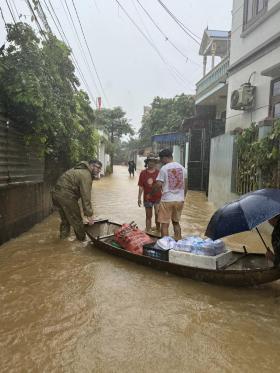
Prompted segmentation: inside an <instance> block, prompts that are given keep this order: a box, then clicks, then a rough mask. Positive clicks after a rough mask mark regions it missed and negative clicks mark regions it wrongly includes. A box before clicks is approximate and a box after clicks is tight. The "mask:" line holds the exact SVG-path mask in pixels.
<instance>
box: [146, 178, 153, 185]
mask: <svg viewBox="0 0 280 373" xmlns="http://www.w3.org/2000/svg"><path fill="white" fill-rule="evenodd" d="M153 183H154V180H153V179H152V178H151V177H150V178H149V179H148V180H147V184H148V185H153Z"/></svg>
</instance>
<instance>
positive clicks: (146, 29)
mask: <svg viewBox="0 0 280 373" xmlns="http://www.w3.org/2000/svg"><path fill="white" fill-rule="evenodd" d="M72 1H73V0H66V2H67V4H68V6H69V9H70V11H71V12H72V16H73V19H74V22H75V25H76V28H77V30H78V32H79V37H80V39H81V41H82V43H83V50H84V53H85V54H86V57H87V61H88V64H87V63H86V62H85V58H84V57H83V53H82V51H81V50H80V47H79V44H78V41H77V37H76V34H75V32H74V29H73V27H72V26H71V24H70V22H69V16H68V15H67V13H66V12H65V10H66V8H65V0H51V4H52V5H53V8H54V10H55V11H56V13H57V16H58V17H59V20H60V22H61V25H62V27H63V30H64V32H65V34H66V36H67V38H68V40H69V42H70V45H71V47H72V49H73V51H74V54H75V56H76V59H77V60H78V63H79V66H80V68H81V70H82V71H83V74H84V76H85V78H86V80H87V83H88V85H89V87H90V90H91V92H92V95H94V97H97V96H102V100H103V104H104V106H107V107H108V106H109V107H114V106H121V107H122V108H123V109H124V110H125V111H126V113H127V117H128V118H129V119H130V120H131V123H132V125H133V126H134V128H136V129H138V128H139V127H140V125H141V117H142V113H143V107H144V105H149V104H150V103H151V102H152V100H153V98H154V97H155V96H161V97H173V96H175V95H176V94H180V93H183V92H184V93H194V92H195V83H196V82H197V81H198V80H199V79H200V78H201V77H202V57H201V56H199V55H198V50H199V45H198V44H197V43H195V42H194V41H193V40H192V39H191V38H190V37H189V36H188V35H186V33H184V31H183V30H182V29H181V28H180V27H179V26H178V25H177V24H176V23H175V21H174V20H172V18H171V17H170V16H169V15H168V13H167V12H166V11H165V10H164V9H163V7H162V6H161V5H160V4H159V2H158V1H157V0H139V2H140V3H141V4H142V5H143V7H144V8H145V9H146V10H147V12H148V13H149V14H150V16H151V17H152V18H153V19H154V21H155V22H156V24H157V25H158V26H159V28H160V29H161V30H162V31H163V33H164V34H165V35H166V36H167V37H168V38H169V41H170V42H172V43H173V44H174V45H175V46H176V48H177V49H179V51H180V52H178V51H177V50H176V49H175V48H174V47H172V46H171V43H170V42H169V41H166V40H165V38H164V36H163V35H162V34H161V33H160V32H159V30H158V29H157V28H156V27H155V26H154V25H153V24H152V22H151V21H150V19H149V18H148V16H147V15H146V14H145V13H144V11H143V9H142V8H141V7H140V5H139V3H138V2H137V0H118V1H119V3H120V4H121V5H122V6H123V7H124V9H125V10H126V11H127V13H128V14H129V15H130V16H131V18H132V19H133V21H134V22H135V23H136V24H137V25H138V27H139V28H140V29H141V30H142V32H143V33H144V34H145V35H146V37H147V39H148V40H149V41H147V40H146V39H145V38H144V36H143V35H142V34H141V33H140V31H139V30H137V28H136V27H135V26H134V25H133V24H132V22H131V21H130V20H129V18H128V17H127V15H126V14H125V13H124V12H123V10H122V9H121V8H120V6H119V5H118V4H117V1H116V0H74V3H75V5H76V8H77V11H78V13H79V15H80V20H81V23H82V26H83V28H84V33H85V36H86V40H87V42H88V45H89V48H90V51H91V54H92V58H93V62H94V64H95V66H96V69H97V72H98V75H99V77H100V80H101V83H102V85H103V88H104V91H105V94H106V96H107V98H108V101H107V102H106V100H105V98H104V94H103V92H102V90H101V88H100V85H99V82H98V79H97V77H96V74H95V72H94V68H93V64H92V61H91V59H90V56H89V54H88V51H87V49H86V46H85V42H84V40H83V36H82V33H81V30H80V28H79V27H80V26H79V24H78V20H77V17H76V15H75V12H74V8H73V3H72ZM162 2H163V3H164V4H165V5H166V6H167V7H168V8H169V9H170V10H171V11H172V12H173V14H175V15H176V16H177V18H179V19H180V21H182V23H183V24H184V25H185V26H187V27H188V28H189V29H190V30H191V31H192V32H193V33H194V34H195V35H197V36H199V37H202V35H203V31H204V29H205V28H206V27H207V26H208V28H209V29H219V30H230V27H231V8H232V0H211V1H209V0H162ZM8 3H10V4H12V6H13V4H14V5H15V6H16V8H17V11H18V13H19V14H24V15H25V16H26V18H22V19H23V20H24V19H25V20H26V21H28V22H30V19H31V17H30V11H29V10H28V9H27V8H26V5H25V0H8ZM45 3H47V4H48V5H49V6H50V4H49V3H50V1H49V0H41V4H42V6H43V8H44V10H45V12H46V15H47V17H48V21H49V23H50V25H51V27H52V29H53V31H54V32H55V33H56V34H58V32H57V31H56V28H55V26H54V23H53V21H52V19H51V17H50V15H49V13H48V11H47V9H46V7H45ZM0 4H1V8H2V10H3V14H4V18H5V20H6V22H11V20H12V18H11V15H10V13H9V11H8V8H7V5H6V0H0ZM62 5H64V7H63V6H62ZM14 12H16V10H15V8H14ZM15 16H16V14H15ZM33 24H34V27H35V23H33ZM4 42H5V28H4V22H3V20H2V18H0V43H1V45H2V44H3V43H4ZM149 43H150V44H152V45H153V47H152V46H151V45H150V44H149ZM1 45H0V46H1ZM155 49H156V50H155ZM183 55H184V56H186V57H187V58H188V60H187V61H186V58H185V57H183ZM87 65H89V68H90V70H91V72H90V71H89V68H88V66H87ZM96 86H97V87H96ZM83 88H84V86H83ZM97 88H98V89H97Z"/></svg>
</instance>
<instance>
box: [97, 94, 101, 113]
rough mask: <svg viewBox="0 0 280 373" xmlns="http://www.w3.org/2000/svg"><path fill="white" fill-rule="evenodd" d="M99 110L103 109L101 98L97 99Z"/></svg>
mask: <svg viewBox="0 0 280 373" xmlns="http://www.w3.org/2000/svg"><path fill="white" fill-rule="evenodd" d="M97 104H98V110H100V109H101V97H97Z"/></svg>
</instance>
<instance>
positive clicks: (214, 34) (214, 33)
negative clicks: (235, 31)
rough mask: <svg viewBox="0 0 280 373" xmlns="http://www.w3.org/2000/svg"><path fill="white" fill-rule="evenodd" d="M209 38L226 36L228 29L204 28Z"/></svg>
mask: <svg viewBox="0 0 280 373" xmlns="http://www.w3.org/2000/svg"><path fill="white" fill-rule="evenodd" d="M206 32H207V34H208V36H209V37H210V38H226V39H227V38H228V36H229V35H228V31H222V30H206Z"/></svg>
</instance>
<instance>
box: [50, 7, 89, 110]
mask: <svg viewBox="0 0 280 373" xmlns="http://www.w3.org/2000/svg"><path fill="white" fill-rule="evenodd" d="M43 1H44V4H45V6H46V8H47V11H48V13H49V14H50V16H51V18H52V20H53V23H54V25H55V27H56V29H57V31H58V33H59V35H60V37H61V40H63V41H64V43H65V44H66V45H67V46H68V48H69V49H70V50H71V54H72V59H73V63H74V65H75V67H76V69H77V71H78V72H79V74H80V78H81V80H82V82H83V83H84V86H85V87H86V89H87V91H88V93H89V95H90V97H91V99H92V101H93V103H94V105H95V106H96V103H95V97H94V95H93V94H92V92H91V89H90V88H89V86H88V84H87V82H86V79H85V76H84V74H83V72H82V70H81V68H80V66H79V63H78V60H77V59H76V56H75V54H74V52H73V50H72V48H71V47H70V43H69V41H68V39H67V36H66V34H65V32H64V30H63V28H62V26H61V23H60V26H61V30H60V29H59V26H58V24H57V22H56V20H55V19H54V16H53V14H52V12H51V10H50V8H49V7H48V4H47V3H46V1H45V0H43ZM50 5H51V4H50ZM54 14H55V16H56V18H57V20H59V19H58V17H57V15H56V13H55V12H54Z"/></svg>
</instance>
